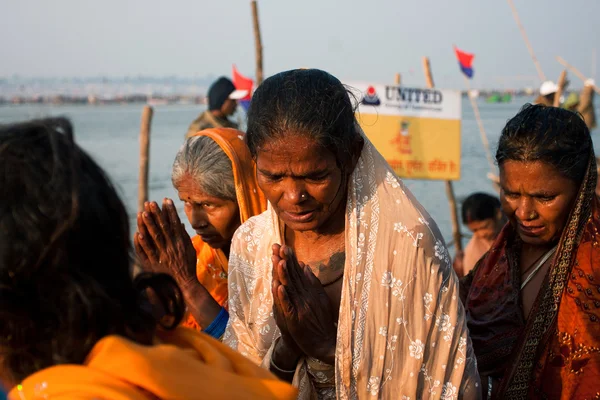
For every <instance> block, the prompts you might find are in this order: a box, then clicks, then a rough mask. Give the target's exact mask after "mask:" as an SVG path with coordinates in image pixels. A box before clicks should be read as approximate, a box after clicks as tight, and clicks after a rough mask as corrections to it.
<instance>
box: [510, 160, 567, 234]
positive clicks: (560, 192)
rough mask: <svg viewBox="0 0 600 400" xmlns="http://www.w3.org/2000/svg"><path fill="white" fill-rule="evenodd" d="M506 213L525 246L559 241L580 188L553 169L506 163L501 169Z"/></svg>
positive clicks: (534, 163) (536, 163) (515, 162)
mask: <svg viewBox="0 0 600 400" xmlns="http://www.w3.org/2000/svg"><path fill="white" fill-rule="evenodd" d="M500 187H501V192H500V200H501V202H502V209H503V210H504V213H505V214H506V216H507V217H508V219H509V221H510V222H511V224H512V225H513V227H514V228H515V230H516V231H517V232H518V234H519V236H520V237H521V239H522V240H523V242H525V243H528V244H532V245H547V244H551V243H552V242H554V241H556V240H558V239H559V238H560V235H561V234H562V231H563V228H564V227H565V224H566V222H567V219H568V218H569V213H570V211H571V208H572V207H573V204H574V201H575V198H576V196H577V186H576V184H575V182H573V181H572V180H571V179H568V178H565V177H564V176H563V175H561V174H560V173H559V172H558V171H557V170H556V168H554V167H553V166H552V165H550V164H548V163H545V162H541V161H536V162H521V161H505V162H504V163H503V164H502V165H501V166H500Z"/></svg>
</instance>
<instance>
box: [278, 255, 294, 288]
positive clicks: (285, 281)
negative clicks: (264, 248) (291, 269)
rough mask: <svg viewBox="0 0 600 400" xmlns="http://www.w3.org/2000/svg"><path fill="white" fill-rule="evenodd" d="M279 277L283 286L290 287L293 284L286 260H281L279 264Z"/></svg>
mask: <svg viewBox="0 0 600 400" xmlns="http://www.w3.org/2000/svg"><path fill="white" fill-rule="evenodd" d="M277 276H278V277H279V282H281V284H282V285H283V286H289V285H290V284H291V283H292V282H291V280H290V277H289V274H288V271H287V265H286V261H285V260H281V261H279V263H278V264H277Z"/></svg>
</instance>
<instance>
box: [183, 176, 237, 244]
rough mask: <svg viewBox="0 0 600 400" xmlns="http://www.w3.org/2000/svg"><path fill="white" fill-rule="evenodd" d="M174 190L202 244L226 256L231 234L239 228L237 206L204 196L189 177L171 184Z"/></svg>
mask: <svg viewBox="0 0 600 400" xmlns="http://www.w3.org/2000/svg"><path fill="white" fill-rule="evenodd" d="M175 189H176V190H177V192H178V194H179V199H180V200H181V201H183V202H184V210H185V215H186V216H187V219H188V221H189V222H190V224H191V225H192V228H193V229H194V230H195V231H196V233H197V234H198V235H199V236H200V237H201V238H202V241H203V242H205V243H206V244H208V245H209V246H210V247H212V248H214V249H222V250H223V251H224V252H225V254H226V255H228V254H229V247H230V245H231V239H232V238H233V234H234V232H235V230H236V229H237V228H238V227H239V226H240V224H241V222H240V212H239V207H238V204H237V202H236V201H231V200H225V199H222V198H219V197H214V196H210V195H208V194H207V193H205V192H204V191H203V190H202V188H201V187H200V185H198V183H197V182H196V180H195V179H193V178H192V176H190V175H189V174H185V175H184V176H183V177H182V178H180V179H179V180H178V181H177V182H175Z"/></svg>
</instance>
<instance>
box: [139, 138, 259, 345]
mask: <svg viewBox="0 0 600 400" xmlns="http://www.w3.org/2000/svg"><path fill="white" fill-rule="evenodd" d="M172 182H173V186H174V187H175V189H177V192H178V193H179V198H180V200H181V201H183V202H184V203H185V214H186V216H187V218H188V221H189V222H190V224H191V225H192V227H193V228H194V230H195V231H196V233H197V234H198V235H197V236H194V238H192V239H191V240H190V238H189V236H187V234H186V233H185V232H183V233H182V234H181V235H179V234H178V233H177V232H179V230H178V229H175V228H176V227H177V226H178V225H180V221H179V219H178V218H174V219H172V220H171V219H169V218H168V215H170V214H171V213H175V214H176V211H175V206H174V205H173V202H172V201H171V200H169V199H165V201H164V202H163V208H162V210H161V209H160V207H159V206H158V204H156V203H154V202H152V203H147V204H146V206H145V211H144V212H141V213H139V214H138V232H137V233H136V234H135V236H134V243H135V248H136V251H137V254H138V257H139V258H140V260H141V261H142V265H143V266H144V267H145V269H146V270H149V271H155V272H163V273H167V274H169V275H171V276H173V278H175V280H176V281H177V282H178V284H179V286H180V287H181V289H182V291H183V294H184V298H185V302H186V305H187V308H188V314H187V317H186V322H185V325H187V326H189V327H192V328H195V329H198V330H200V329H203V330H204V331H205V332H206V333H208V334H209V335H211V336H213V337H215V338H218V339H220V338H221V336H222V335H223V333H224V332H225V326H226V325H227V321H228V320H229V314H228V312H227V272H228V258H229V247H230V245H231V239H232V237H233V233H234V232H235V230H236V229H237V228H238V227H239V226H240V225H241V224H242V223H244V222H245V221H246V220H247V219H249V218H250V217H252V216H254V215H258V214H260V213H262V212H263V211H264V210H265V209H266V201H265V199H264V197H263V195H262V192H261V191H260V190H259V188H258V185H257V183H256V166H255V164H254V162H253V160H252V157H251V155H250V152H249V151H248V148H247V146H246V144H245V143H244V140H243V133H242V132H240V131H237V130H235V129H228V128H214V129H206V130H203V131H200V132H197V133H196V134H195V135H192V136H190V137H189V138H188V139H186V142H185V143H184V145H183V146H182V148H181V149H180V150H179V152H178V153H177V156H176V157H175V162H174V163H173V172H172Z"/></svg>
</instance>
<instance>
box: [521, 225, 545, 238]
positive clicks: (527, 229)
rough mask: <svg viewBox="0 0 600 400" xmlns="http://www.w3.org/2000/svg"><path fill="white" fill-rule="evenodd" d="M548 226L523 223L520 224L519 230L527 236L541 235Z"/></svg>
mask: <svg viewBox="0 0 600 400" xmlns="http://www.w3.org/2000/svg"><path fill="white" fill-rule="evenodd" d="M545 229H546V227H545V226H544V225H523V224H519V231H521V232H522V233H523V234H524V235H526V236H540V235H541V234H542V233H543V232H544V230H545Z"/></svg>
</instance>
